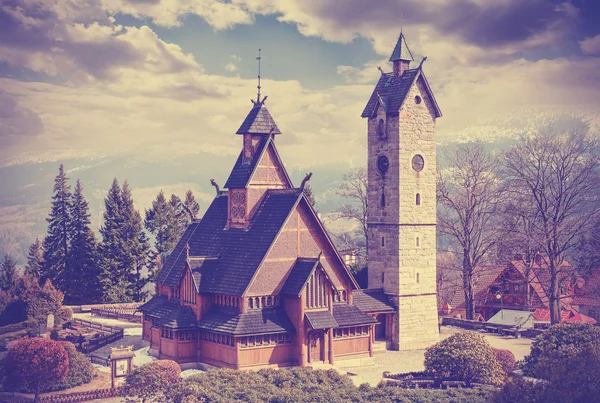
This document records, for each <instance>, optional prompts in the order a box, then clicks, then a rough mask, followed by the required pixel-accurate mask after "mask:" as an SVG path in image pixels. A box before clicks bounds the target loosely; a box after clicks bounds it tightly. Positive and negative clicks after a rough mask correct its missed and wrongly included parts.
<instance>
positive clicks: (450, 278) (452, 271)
mask: <svg viewBox="0 0 600 403" xmlns="http://www.w3.org/2000/svg"><path fill="white" fill-rule="evenodd" d="M436 268H437V270H436V291H437V299H438V307H439V308H441V307H443V306H444V304H450V302H451V301H452V298H453V297H454V294H455V292H456V290H457V289H460V287H461V284H462V280H461V272H462V269H461V265H460V262H459V261H458V259H457V256H456V254H455V253H452V252H437V258H436ZM454 308H455V307H454Z"/></svg>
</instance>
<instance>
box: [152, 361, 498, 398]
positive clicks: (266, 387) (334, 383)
mask: <svg viewBox="0 0 600 403" xmlns="http://www.w3.org/2000/svg"><path fill="white" fill-rule="evenodd" d="M491 395H492V392H491V391H489V390H486V389H479V388H473V389H451V390H427V389H422V390H411V389H401V388H397V387H389V386H385V385H383V384H381V385H379V386H377V387H371V386H369V385H367V384H363V385H361V386H360V387H358V388H357V387H356V386H354V384H353V382H352V380H351V378H350V377H349V376H347V375H342V374H340V373H339V372H337V371H335V370H327V371H325V370H313V369H312V368H299V367H294V368H290V369H279V370H275V369H263V370H260V371H257V372H252V371H234V370H227V369H221V370H217V371H208V372H205V373H203V374H199V375H194V376H191V377H189V378H187V379H184V380H183V381H181V382H179V383H178V384H177V385H176V386H175V387H174V388H173V389H172V391H171V392H170V393H169V395H168V397H167V398H165V400H164V401H169V402H176V403H187V402H227V403H229V402H247V403H250V402H267V403H279V402H286V403H304V402H315V403H319V402H324V403H325V402H327V403H342V402H343V403H346V402H359V403H360V402H378V403H379V402H381V403H448V402H454V403H486V402H488V401H489V399H490V398H491Z"/></svg>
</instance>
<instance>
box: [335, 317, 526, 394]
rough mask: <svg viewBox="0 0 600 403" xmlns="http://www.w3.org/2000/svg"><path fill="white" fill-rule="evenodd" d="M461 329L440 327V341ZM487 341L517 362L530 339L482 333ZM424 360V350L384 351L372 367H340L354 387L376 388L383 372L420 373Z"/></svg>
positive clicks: (374, 359) (524, 353)
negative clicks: (348, 376) (366, 386)
mask: <svg viewBox="0 0 600 403" xmlns="http://www.w3.org/2000/svg"><path fill="white" fill-rule="evenodd" d="M462 330H463V329H459V328H455V327H450V326H442V328H441V331H440V340H443V339H445V338H447V337H449V336H451V335H452V334H454V333H457V332H460V331H462ZM482 334H483V335H484V336H485V338H486V339H487V341H488V342H489V343H490V344H491V345H492V347H494V348H501V349H507V350H510V351H511V352H512V353H513V354H514V355H515V358H516V359H517V360H521V359H523V357H525V356H526V355H527V354H529V350H530V349H531V342H532V340H531V339H515V338H514V337H509V336H498V335H494V334H490V333H482ZM424 360H425V350H413V351H386V352H381V353H377V354H375V355H374V356H373V361H374V363H375V364H374V365H370V366H362V367H340V368H339V369H340V370H341V371H343V372H347V373H349V375H351V378H352V381H353V382H354V383H355V384H356V385H360V384H362V383H365V382H366V383H369V384H370V385H371V386H377V384H379V382H381V381H382V380H383V372H384V371H390V372H392V373H400V372H412V371H422V370H424V369H425V366H424V365H423V362H424Z"/></svg>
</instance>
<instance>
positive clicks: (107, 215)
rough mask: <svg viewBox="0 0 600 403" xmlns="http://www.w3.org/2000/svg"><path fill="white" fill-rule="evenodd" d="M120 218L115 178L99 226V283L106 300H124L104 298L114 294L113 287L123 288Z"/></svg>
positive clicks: (117, 188)
mask: <svg viewBox="0 0 600 403" xmlns="http://www.w3.org/2000/svg"><path fill="white" fill-rule="evenodd" d="M122 221H123V219H122V218H121V188H120V186H119V182H118V181H117V178H115V179H114V180H113V183H112V186H111V187H110V189H109V190H108V194H107V195H106V198H105V199H104V224H103V225H102V227H101V228H100V234H101V235H102V243H101V244H100V254H99V255H100V256H99V259H100V265H101V268H102V275H101V279H100V281H101V284H102V288H103V290H104V299H105V301H106V302H124V301H113V300H112V299H111V301H108V300H106V296H107V294H109V293H110V294H113V295H114V294H115V290H112V289H113V288H114V287H117V288H120V289H122V288H124V287H125V284H124V278H125V272H124V269H123V268H122V267H121V266H120V264H119V263H120V261H119V258H120V253H121V243H120V231H121V227H122Z"/></svg>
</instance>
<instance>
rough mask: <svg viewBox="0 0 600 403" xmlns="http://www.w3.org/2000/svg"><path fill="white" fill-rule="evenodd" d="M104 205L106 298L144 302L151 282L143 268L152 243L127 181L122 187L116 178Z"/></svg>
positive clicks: (103, 280) (104, 285) (104, 278)
mask: <svg viewBox="0 0 600 403" xmlns="http://www.w3.org/2000/svg"><path fill="white" fill-rule="evenodd" d="M104 204H105V208H106V211H105V212H104V225H103V227H102V228H101V229H100V233H101V234H102V245H101V247H100V250H101V256H102V276H101V277H102V285H103V288H104V300H105V301H107V302H127V301H131V300H133V301H141V300H143V299H144V297H145V296H146V292H145V291H144V287H145V286H146V284H147V283H148V279H147V278H145V277H144V276H143V271H144V268H145V267H147V264H148V255H149V242H148V238H147V236H146V234H145V232H144V230H143V225H142V217H141V215H140V213H139V212H138V211H137V210H135V208H134V205H133V199H132V197H131V189H130V188H129V184H128V183H127V181H125V182H124V183H123V188H122V189H120V188H119V183H118V181H117V179H116V178H115V179H114V181H113V184H112V186H111V188H110V190H109V191H108V195H107V197H106V199H105V201H104Z"/></svg>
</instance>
